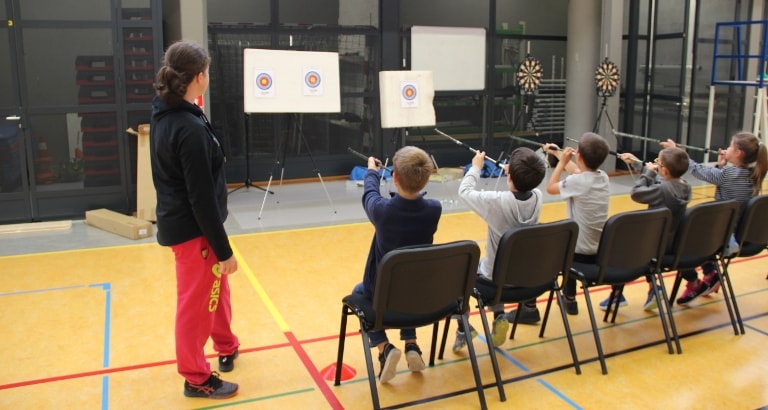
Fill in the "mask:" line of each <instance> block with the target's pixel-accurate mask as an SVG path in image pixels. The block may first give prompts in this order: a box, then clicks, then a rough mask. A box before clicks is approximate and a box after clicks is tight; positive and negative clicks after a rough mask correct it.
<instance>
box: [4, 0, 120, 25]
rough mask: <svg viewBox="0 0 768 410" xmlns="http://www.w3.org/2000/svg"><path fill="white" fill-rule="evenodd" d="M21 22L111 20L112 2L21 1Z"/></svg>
mask: <svg viewBox="0 0 768 410" xmlns="http://www.w3.org/2000/svg"><path fill="white" fill-rule="evenodd" d="M19 3H20V9H19V10H20V15H21V18H22V20H88V21H109V20H112V4H111V3H112V2H111V1H104V0H23V1H19Z"/></svg>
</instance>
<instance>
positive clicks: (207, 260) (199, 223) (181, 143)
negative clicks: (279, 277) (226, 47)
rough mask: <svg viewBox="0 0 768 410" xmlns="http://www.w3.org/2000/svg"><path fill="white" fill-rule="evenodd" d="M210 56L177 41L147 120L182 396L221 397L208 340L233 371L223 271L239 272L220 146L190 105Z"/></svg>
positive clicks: (223, 385) (203, 84) (204, 83)
mask: <svg viewBox="0 0 768 410" xmlns="http://www.w3.org/2000/svg"><path fill="white" fill-rule="evenodd" d="M210 62H211V59H210V57H209V56H208V52H207V51H206V50H205V49H204V48H202V47H201V46H200V45H198V44H195V43H191V42H184V41H182V42H177V43H174V44H173V45H171V46H170V47H169V48H168V50H166V52H165V57H164V59H163V66H162V67H160V70H158V72H157V76H156V78H155V89H157V96H155V97H154V99H153V101H152V120H151V123H150V133H151V135H150V141H151V143H150V144H151V145H150V147H151V150H150V151H151V160H152V179H153V181H154V184H155V190H156V191H157V207H156V209H157V211H156V212H157V230H158V233H157V241H158V242H159V243H160V245H163V246H169V247H170V248H171V249H172V250H173V253H174V255H175V259H176V298H177V302H176V331H175V333H176V361H177V367H178V372H179V373H180V374H181V375H182V376H183V377H184V379H185V380H184V395H185V396H187V397H207V398H212V399H225V398H229V397H232V396H234V395H235V394H237V389H238V386H237V384H235V383H230V382H226V381H223V380H221V379H220V378H219V374H218V373H217V372H211V366H210V364H209V363H208V361H207V360H206V359H205V353H204V351H203V350H204V347H205V343H206V342H207V340H208V338H209V337H210V338H211V339H212V340H213V348H214V349H215V350H216V351H217V352H218V353H219V371H222V372H228V371H231V370H232V369H234V359H235V358H237V355H238V347H239V345H240V343H239V341H238V339H237V336H236V335H235V334H234V333H232V329H231V328H230V324H231V321H232V307H231V304H230V292H229V282H228V280H227V275H229V274H231V273H235V272H236V271H237V260H236V259H235V257H234V256H233V253H232V248H231V247H230V245H229V239H228V237H227V233H226V231H225V230H224V221H225V220H226V218H227V213H228V211H227V186H226V180H225V176H224V162H225V161H226V159H225V157H224V151H223V150H222V147H221V143H220V141H219V139H218V138H217V137H216V135H215V133H214V132H213V128H212V127H211V125H210V123H209V122H208V119H207V118H206V117H205V114H204V113H203V111H202V110H201V109H200V108H199V107H198V106H196V105H195V104H194V100H195V98H196V97H198V96H200V95H202V94H203V93H204V92H205V90H206V89H207V88H208V81H209V80H208V68H209V65H210Z"/></svg>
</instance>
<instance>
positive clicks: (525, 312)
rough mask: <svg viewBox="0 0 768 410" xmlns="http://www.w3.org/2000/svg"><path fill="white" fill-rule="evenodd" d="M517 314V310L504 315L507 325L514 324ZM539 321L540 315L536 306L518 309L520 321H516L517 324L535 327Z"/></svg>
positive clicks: (524, 306)
mask: <svg viewBox="0 0 768 410" xmlns="http://www.w3.org/2000/svg"><path fill="white" fill-rule="evenodd" d="M517 312H518V309H515V310H510V311H509V313H507V314H506V315H505V317H506V318H507V321H508V322H509V323H514V322H515V316H517ZM540 321H541V315H539V308H537V307H536V306H534V307H528V306H526V305H523V307H522V308H520V319H518V320H517V323H520V324H524V325H535V324H536V323H539V322H540Z"/></svg>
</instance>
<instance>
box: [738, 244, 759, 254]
mask: <svg viewBox="0 0 768 410" xmlns="http://www.w3.org/2000/svg"><path fill="white" fill-rule="evenodd" d="M764 250H765V244H764V243H749V242H747V243H745V244H744V245H743V246H742V247H741V251H740V252H739V257H749V256H755V255H757V254H758V253H760V252H762V251H764Z"/></svg>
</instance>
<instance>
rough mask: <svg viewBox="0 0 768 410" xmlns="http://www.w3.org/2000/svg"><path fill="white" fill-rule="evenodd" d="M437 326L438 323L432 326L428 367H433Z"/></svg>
mask: <svg viewBox="0 0 768 410" xmlns="http://www.w3.org/2000/svg"><path fill="white" fill-rule="evenodd" d="M449 317H450V316H449ZM439 325H440V322H435V324H434V325H432V345H431V347H430V349H429V367H434V366H435V347H437V328H438V327H439Z"/></svg>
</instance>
